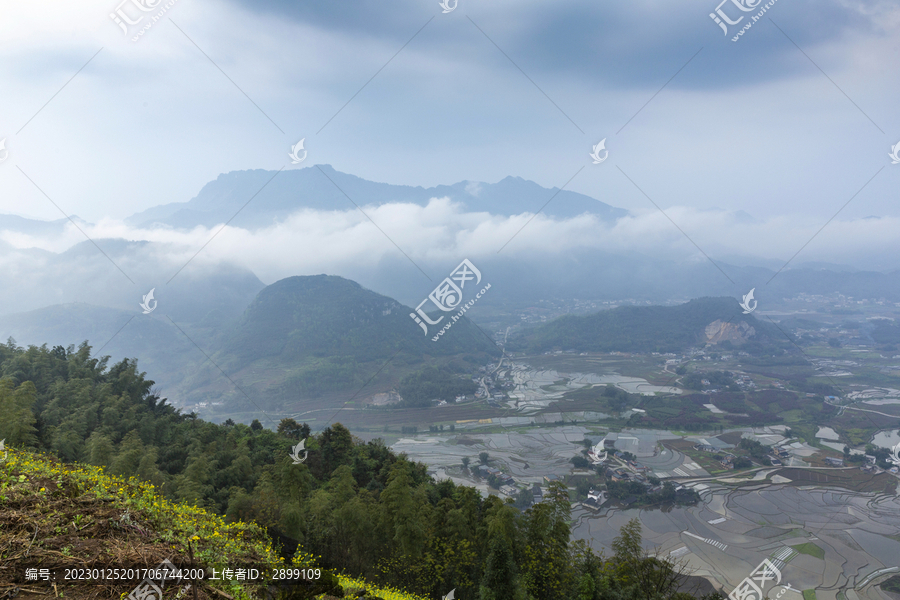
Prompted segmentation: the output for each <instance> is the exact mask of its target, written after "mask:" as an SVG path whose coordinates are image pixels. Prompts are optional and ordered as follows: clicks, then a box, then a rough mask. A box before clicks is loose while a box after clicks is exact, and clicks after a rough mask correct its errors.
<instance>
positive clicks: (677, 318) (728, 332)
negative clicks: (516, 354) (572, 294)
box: [510, 298, 787, 352]
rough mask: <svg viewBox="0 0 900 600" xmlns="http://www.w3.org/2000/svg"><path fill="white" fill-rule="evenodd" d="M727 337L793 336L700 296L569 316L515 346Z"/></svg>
mask: <svg viewBox="0 0 900 600" xmlns="http://www.w3.org/2000/svg"><path fill="white" fill-rule="evenodd" d="M725 341H728V342H729V343H730V344H731V345H732V346H745V345H752V346H753V347H754V348H756V347H760V346H763V345H766V346H769V345H772V344H773V343H775V344H777V343H782V342H786V341H787V340H786V339H785V338H784V336H783V335H782V334H780V333H779V332H778V329H777V328H776V327H775V326H773V325H771V324H769V323H765V322H763V321H759V320H757V319H756V318H755V317H753V316H752V315H744V314H743V311H742V309H741V307H740V306H739V305H738V303H737V302H736V301H735V300H734V299H733V298H698V299H695V300H691V301H690V302H687V303H685V304H681V305H678V306H621V307H618V308H615V309H612V310H607V311H603V312H600V313H596V314H593V315H589V316H572V315H567V316H564V317H560V318H559V319H556V320H554V321H552V322H550V323H547V324H544V325H541V326H538V327H536V328H534V329H533V330H531V331H527V332H525V333H524V335H523V336H522V337H521V338H519V339H517V340H515V343H514V344H511V346H510V348H511V349H523V350H527V351H529V352H542V351H548V350H576V351H584V352H681V351H684V350H686V349H688V348H690V347H694V346H698V345H699V346H702V345H704V344H707V343H713V344H714V343H722V342H725Z"/></svg>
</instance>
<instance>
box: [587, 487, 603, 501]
mask: <svg viewBox="0 0 900 600" xmlns="http://www.w3.org/2000/svg"><path fill="white" fill-rule="evenodd" d="M588 500H596V501H597V502H599V503H600V504H603V503H604V502H606V492H605V491H603V490H600V491H599V492H598V491H597V490H595V489H591V490H590V491H589V492H588Z"/></svg>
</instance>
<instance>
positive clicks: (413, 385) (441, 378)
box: [397, 366, 478, 407]
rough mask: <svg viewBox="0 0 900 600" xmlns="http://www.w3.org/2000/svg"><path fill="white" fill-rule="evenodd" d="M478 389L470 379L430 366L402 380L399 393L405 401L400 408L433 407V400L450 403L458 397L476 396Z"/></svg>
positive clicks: (400, 404)
mask: <svg viewBox="0 0 900 600" xmlns="http://www.w3.org/2000/svg"><path fill="white" fill-rule="evenodd" d="M477 388H478V386H477V385H475V383H474V382H473V381H472V380H471V379H470V378H468V377H465V376H459V375H455V374H453V373H451V372H450V371H449V370H448V369H446V368H440V369H439V368H437V367H433V366H428V367H425V368H424V369H422V370H420V371H417V372H416V373H411V374H409V375H407V376H406V377H404V378H403V379H401V380H400V385H399V387H398V390H397V391H398V392H399V393H400V397H401V398H403V400H402V401H401V402H400V403H399V405H398V406H401V407H426V406H431V401H432V400H446V401H448V402H450V401H453V399H454V398H456V397H457V396H466V395H471V394H474V393H475V390H476V389H477Z"/></svg>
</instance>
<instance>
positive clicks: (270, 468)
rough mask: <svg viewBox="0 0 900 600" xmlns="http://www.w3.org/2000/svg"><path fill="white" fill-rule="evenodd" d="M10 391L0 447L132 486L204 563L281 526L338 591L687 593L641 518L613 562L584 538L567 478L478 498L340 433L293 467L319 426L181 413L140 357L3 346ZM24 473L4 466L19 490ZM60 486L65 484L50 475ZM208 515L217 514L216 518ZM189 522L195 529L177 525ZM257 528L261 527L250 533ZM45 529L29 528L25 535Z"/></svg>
mask: <svg viewBox="0 0 900 600" xmlns="http://www.w3.org/2000/svg"><path fill="white" fill-rule="evenodd" d="M0 381H2V386H0V438H2V437H5V438H6V441H7V445H8V446H15V447H18V448H23V447H28V446H30V447H33V448H36V449H38V450H41V451H45V452H49V453H51V454H53V455H55V457H56V459H58V460H63V461H66V462H75V461H81V462H84V463H88V464H90V465H92V467H84V469H86V471H85V473H88V475H86V476H85V477H91V476H94V475H91V474H95V475H96V477H97V480H98V481H101V475H100V473H101V471H100V469H99V468H101V467H102V468H103V469H104V471H105V472H108V473H110V474H111V475H112V476H113V477H118V479H115V481H118V482H122V481H128V480H127V479H125V478H134V479H132V480H131V481H132V482H133V483H128V484H127V485H126V484H125V483H121V484H117V485H119V489H126V488H128V489H132V490H134V491H133V492H130V493H131V494H132V496H133V499H132V505H131V506H133V507H134V509H133V510H132V513H131V514H136V513H135V512H134V511H136V510H141V511H144V512H141V513H140V514H141V517H140V519H139V520H138V523H139V524H137V525H135V527H138V528H139V529H146V528H145V527H144V525H142V524H141V523H153V527H152V528H153V531H157V532H160V533H159V534H158V535H160V536H166V535H169V536H175V537H176V538H178V539H179V540H182V541H183V540H184V539H185V538H187V539H190V540H193V541H195V542H197V552H198V555H199V558H202V559H203V560H209V561H215V560H220V559H223V557H222V555H221V554H217V553H221V552H224V551H226V550H228V551H233V552H235V553H236V552H240V548H239V547H238V546H229V543H228V541H227V540H228V539H232V538H231V537H229V536H232V535H237V533H235V532H240V531H253V532H259V534H261V532H263V531H268V533H269V535H270V536H271V537H272V538H273V540H277V543H275V542H266V545H265V546H264V548H265V556H267V557H270V559H271V560H278V555H277V554H276V553H277V552H278V551H279V550H280V558H281V560H288V559H290V558H291V557H299V559H300V561H301V562H302V561H307V560H310V561H311V560H312V558H311V557H312V556H315V557H317V558H316V561H317V563H318V564H319V565H321V567H323V568H325V569H330V570H334V571H339V572H342V573H343V575H342V576H341V577H344V579H341V578H338V580H339V581H341V582H344V581H355V580H359V579H360V578H361V579H362V580H364V581H367V582H371V583H372V585H375V586H381V587H382V588H384V589H387V588H395V589H403V590H408V591H409V592H411V593H414V594H417V595H419V596H423V597H440V596H442V595H444V594H446V593H447V591H448V590H450V589H454V588H455V589H457V593H458V595H459V596H460V597H469V598H476V597H478V598H491V597H495V596H496V593H498V592H499V591H502V592H503V593H504V594H509V595H510V596H511V597H513V598H522V599H528V598H539V599H541V600H545V599H546V600H564V599H566V600H567V599H569V598H574V597H577V598H580V599H584V600H599V599H600V598H608V597H609V594H612V595H613V596H615V597H616V598H621V599H623V600H632V599H634V600H638V599H641V598H648V599H649V598H653V599H662V600H668V599H672V600H679V599H680V598H682V597H683V598H688V596H686V595H684V594H679V593H678V592H677V591H676V590H677V588H678V583H679V581H681V577H682V572H681V571H680V569H679V568H678V567H677V565H675V564H674V563H672V562H670V561H668V560H667V559H660V558H658V557H650V556H646V555H644V554H643V552H642V551H640V548H641V545H640V531H639V525H637V522H635V523H633V524H632V525H631V527H630V528H629V529H628V530H627V531H624V532H623V536H622V538H621V543H620V544H619V546H617V548H618V550H617V551H616V555H615V556H614V557H612V558H610V559H608V560H605V559H603V558H602V557H599V556H597V555H595V554H594V553H593V552H592V551H591V550H590V549H589V548H588V547H587V545H586V544H585V543H584V542H582V541H574V542H573V541H572V539H571V529H570V521H571V514H570V500H569V494H568V490H567V489H566V487H565V486H564V484H562V483H558V482H554V483H551V484H550V485H549V486H548V489H547V490H546V492H545V495H544V500H543V502H541V503H539V504H536V505H534V506H530V507H525V506H523V507H522V509H521V510H520V509H517V508H516V507H515V506H514V505H513V504H512V503H504V502H502V501H501V500H499V499H498V498H497V497H495V496H491V497H488V498H486V499H485V498H483V497H482V496H481V495H480V494H479V493H478V492H477V491H476V490H475V489H474V488H470V487H464V486H457V485H455V484H454V483H452V482H451V481H449V480H447V481H440V482H436V481H434V480H433V479H431V478H430V477H428V476H427V474H426V469H425V466H424V465H422V464H419V463H413V462H410V461H409V460H407V459H406V458H405V457H404V456H396V455H394V454H393V453H392V452H391V451H390V450H389V449H388V448H386V447H385V446H384V444H383V443H382V442H381V441H380V440H376V441H372V442H367V443H362V442H360V441H359V440H355V439H354V438H353V437H352V436H351V435H350V432H349V431H348V430H347V429H346V428H344V427H343V426H341V425H340V424H335V425H332V426H331V427H328V428H326V429H325V430H324V431H322V432H321V433H319V434H318V435H310V436H309V437H308V438H306V440H305V445H306V446H305V447H306V449H307V450H308V456H306V460H305V461H304V462H302V463H301V464H294V462H293V461H292V460H291V458H290V456H289V450H290V448H292V447H293V446H294V445H295V444H296V440H297V439H298V438H299V437H300V436H302V435H305V434H308V431H309V430H308V427H307V426H306V425H304V424H298V423H297V422H296V421H293V420H290V419H286V420H284V421H282V422H281V423H279V424H278V431H272V430H270V429H266V428H264V427H262V426H261V424H254V426H246V425H242V424H234V423H229V424H221V425H215V424H212V423H206V422H203V421H201V420H200V419H197V418H196V416H195V415H193V414H190V415H184V414H181V413H180V412H179V411H177V410H175V409H174V408H172V407H171V406H170V405H168V404H166V402H165V400H162V399H160V398H159V396H158V395H156V394H155V393H153V392H152V387H153V382H152V381H150V380H148V379H146V378H145V375H144V374H143V373H140V372H138V371H137V366H136V364H135V363H134V361H130V360H124V361H122V362H120V363H117V364H115V365H113V366H112V367H107V360H106V359H94V358H91V356H90V347H88V346H87V345H86V344H85V345H82V346H81V347H80V348H79V349H78V350H77V351H76V350H74V348H70V349H63V348H60V347H57V348H54V349H53V350H49V349H47V348H46V347H42V348H35V347H31V348H28V349H22V348H18V347H16V346H15V345H14V344H12V343H9V344H7V345H5V346H0ZM13 454H15V452H14V453H13ZM488 458H489V457H482V460H484V461H485V462H486V461H487V460H488ZM4 468H7V469H9V468H10V467H9V466H6V467H4ZM17 468H18V467H17ZM14 474H15V473H13V472H10V471H7V475H8V478H7V480H6V483H7V484H10V481H11V480H10V479H9V477H11V476H12V475H14ZM23 474H24V473H23ZM51 479H52V480H53V481H56V480H57V479H58V478H56V476H55V475H54V474H53V473H48V474H47V480H48V482H49V481H50V480H51ZM19 480H20V479H19V476H16V480H15V481H19ZM26 480H28V476H27V475H26ZM138 480H143V482H146V483H138ZM12 483H13V485H18V484H17V483H15V482H12ZM13 485H7V487H4V488H3V492H2V493H3V494H4V497H3V498H2V502H4V503H7V502H11V501H12V500H13V499H17V500H16V501H17V502H18V501H19V500H18V496H12V495H11V494H12V493H13V492H12V491H10V490H12V489H13ZM34 485H36V484H34ZM98 485H99V484H98ZM102 485H106V484H102ZM129 486H132V487H130V488H129ZM142 486H143V487H142ZM151 486H152V487H151ZM40 487H41V488H44V489H43V490H41V489H39V488H38V489H37V493H41V492H43V493H47V494H56V493H62V494H68V493H70V492H67V491H59V490H60V489H62V490H66V489H67V488H66V485H65V483H64V482H63V483H55V484H54V486H50V485H48V484H44V483H41V486H40ZM86 489H92V488H88V487H85V488H84V489H81V488H78V489H77V490H76V491H73V492H71V493H73V494H76V495H77V494H81V493H82V492H83V491H84V490H86ZM147 490H152V493H151V492H147ZM16 493H18V492H17V491H16ZM110 493H112V492H110ZM19 505H21V504H19ZM179 506H181V507H185V508H180V509H179V508H176V507H179ZM180 511H181V512H180ZM211 513H217V514H218V515H220V516H217V517H213V516H210V517H209V519H211V520H209V521H204V520H203V519H206V518H207V517H206V516H204V515H210V514H211ZM179 514H196V515H198V517H197V519H198V521H196V522H194V521H192V522H186V523H183V524H181V525H179V524H178V523H177V522H175V523H171V521H172V520H173V519H175V520H177V519H178V515H179ZM34 518H35V519H38V517H37V516H35V517H34ZM141 519H143V520H141ZM153 519H157V520H156V521H154V520H153ZM165 519H169V521H165ZM250 522H253V523H255V524H256V525H254V526H252V527H257V526H259V528H257V529H252V530H251V529H241V528H246V527H249V526H246V525H244V524H245V523H250ZM204 523H207V524H204ZM32 526H33V525H32V524H31V523H30V522H29V523H25V524H22V525H20V527H25V529H23V530H22V531H23V532H25V531H27V532H28V533H33V531H31V527H32ZM247 535H249V534H246V533H245V534H243V538H241V539H246V538H247ZM254 535H257V534H254ZM23 536H24V534H23ZM238 537H240V536H238ZM166 539H168V538H166ZM255 539H259V538H255ZM263 539H264V538H263ZM220 540H221V541H220ZM174 541H175V540H174V539H173V542H174ZM260 543H262V542H260ZM175 545H176V546H177V543H176V544H175ZM266 560H269V558H267V559H266ZM648 585H649V586H651V587H647V586H648ZM652 586H655V587H652ZM382 597H384V598H389V597H391V596H388V595H385V596H382ZM394 597H398V596H394Z"/></svg>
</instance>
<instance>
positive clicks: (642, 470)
mask: <svg viewBox="0 0 900 600" xmlns="http://www.w3.org/2000/svg"><path fill="white" fill-rule="evenodd" d="M631 467H632V468H633V469H634V470H635V471H637V472H638V473H646V472H647V471H649V470H650V469H649V468H648V467H646V466H645V465H642V464H641V463H639V462H632V463H631Z"/></svg>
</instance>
